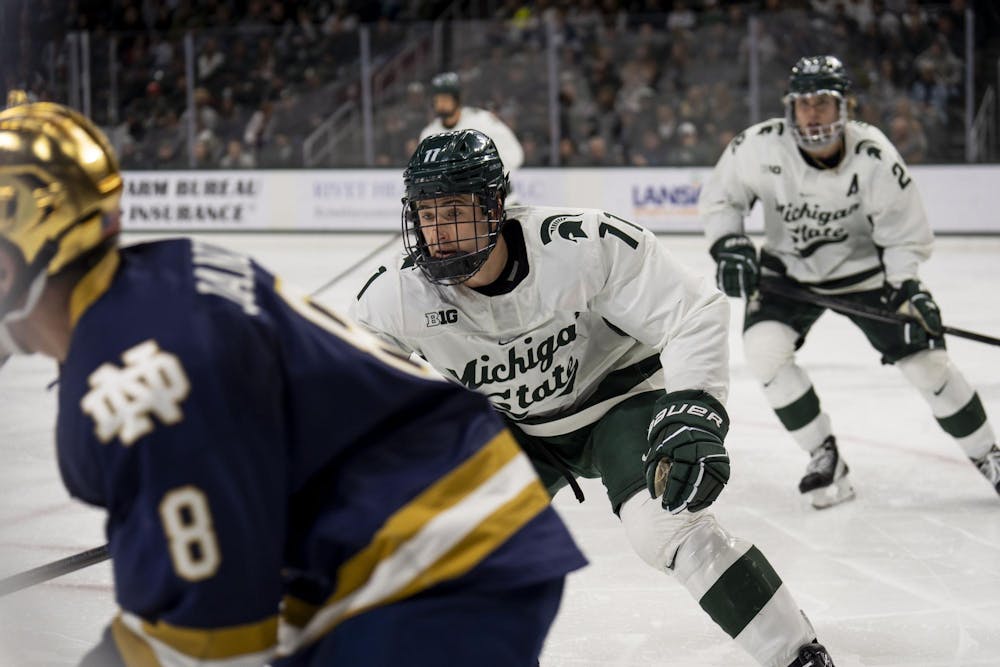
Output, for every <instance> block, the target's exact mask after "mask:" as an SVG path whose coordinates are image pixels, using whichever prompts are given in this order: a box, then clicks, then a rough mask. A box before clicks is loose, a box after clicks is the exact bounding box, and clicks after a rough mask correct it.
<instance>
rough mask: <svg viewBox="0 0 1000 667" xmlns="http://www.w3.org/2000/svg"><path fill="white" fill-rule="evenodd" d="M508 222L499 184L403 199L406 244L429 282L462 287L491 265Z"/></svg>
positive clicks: (404, 240) (404, 238)
mask: <svg viewBox="0 0 1000 667" xmlns="http://www.w3.org/2000/svg"><path fill="white" fill-rule="evenodd" d="M503 220H504V207H503V193H502V192H501V191H500V190H499V189H496V188H491V189H487V190H485V191H484V192H482V193H446V192H440V193H437V194H433V195H427V196H423V197H419V198H416V199H409V198H404V199H403V242H404V245H405V246H406V250H407V252H408V253H409V254H410V256H411V257H412V258H413V261H414V263H415V264H416V265H417V266H418V267H419V268H420V270H421V271H422V272H423V274H424V276H426V278H427V280H428V281H430V282H431V283H434V284H436V285H458V284H461V283H464V282H465V281H467V280H469V278H471V277H472V276H474V275H475V274H476V273H478V272H479V270H480V269H481V268H482V267H483V264H485V263H486V260H487V259H488V258H489V256H490V253H491V252H493V248H495V247H496V244H497V237H498V236H499V233H500V227H501V225H502V224H503ZM429 238H430V241H429V240H428V239H429Z"/></svg>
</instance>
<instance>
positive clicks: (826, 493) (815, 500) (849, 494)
mask: <svg viewBox="0 0 1000 667" xmlns="http://www.w3.org/2000/svg"><path fill="white" fill-rule="evenodd" d="M805 495H806V496H807V497H808V498H809V503H810V504H811V505H812V506H813V508H814V509H818V510H825V509H827V508H828V507H833V506H834V505H839V504H840V503H845V502H847V501H848V500H853V499H854V497H855V493H854V487H853V486H851V482H850V480H848V479H847V475H844V476H843V477H841V478H840V479H838V480H837V481H835V482H834V483H833V484H830V485H829V486H824V487H820V488H818V489H813V490H812V491H810V492H808V493H806V494H805Z"/></svg>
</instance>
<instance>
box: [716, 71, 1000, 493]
mask: <svg viewBox="0 0 1000 667" xmlns="http://www.w3.org/2000/svg"><path fill="white" fill-rule="evenodd" d="M849 88H850V80H849V78H848V76H847V73H846V71H845V69H844V66H843V64H842V63H841V62H840V61H839V60H838V59H837V58H835V57H833V56H811V57H806V58H802V59H800V60H799V61H798V62H797V63H796V64H795V66H794V67H793V68H792V71H791V75H790V77H789V81H788V93H787V95H786V96H785V98H784V103H785V109H786V113H785V118H783V119H782V118H774V119H771V120H768V121H765V122H763V123H759V124H757V125H754V126H752V127H750V128H748V129H747V130H745V131H744V132H741V133H740V134H739V135H737V136H736V137H735V138H734V139H733V140H732V141H731V142H730V144H729V146H728V147H727V148H726V150H725V151H724V152H723V154H722V157H721V158H719V161H718V163H717V164H716V166H715V170H714V172H713V173H712V176H711V178H710V179H709V180H708V181H707V182H706V183H705V186H704V188H703V189H702V192H701V199H700V204H699V211H700V215H701V218H702V221H703V222H704V224H705V233H706V236H707V238H708V241H709V243H710V246H711V254H712V257H714V258H715V260H716V262H717V264H718V272H717V278H718V282H719V286H720V288H722V289H723V290H724V291H725V292H726V293H727V294H729V295H730V296H742V297H744V298H746V299H747V307H746V316H745V319H744V333H743V343H744V350H745V354H746V358H747V363H748V365H749V366H750V370H751V372H752V373H753V374H754V375H755V376H756V378H757V380H759V381H760V382H761V384H762V385H763V387H764V395H765V396H766V397H767V400H768V402H769V403H770V405H771V407H772V408H773V409H774V411H775V412H776V413H777V416H778V418H779V419H780V420H781V422H782V424H783V425H784V426H785V428H786V429H787V430H788V431H789V432H790V433H791V435H792V437H793V439H794V440H795V441H796V442H797V443H798V444H799V446H800V447H802V448H803V449H804V450H805V451H806V452H808V453H809V454H810V461H809V463H808V466H807V468H806V473H805V476H804V477H803V478H802V480H801V481H800V483H799V491H800V492H801V493H804V494H808V495H809V496H810V500H811V502H812V504H813V506H814V507H817V508H823V507H829V506H831V505H834V504H836V503H839V502H843V501H845V500H849V499H850V498H853V497H854V489H853V486H852V484H851V482H850V480H849V477H848V467H847V464H846V463H845V462H844V459H843V458H842V457H841V456H840V452H839V451H838V448H837V443H836V438H835V437H834V435H833V431H832V428H831V424H830V418H829V417H828V415H827V414H826V412H824V411H823V410H822V409H821V407H820V402H819V398H818V397H817V395H816V391H815V389H814V388H813V385H812V382H811V381H810V380H809V377H808V376H807V375H806V373H805V371H804V370H803V369H802V368H801V367H800V366H799V365H798V364H797V363H796V359H795V352H796V350H797V349H798V348H799V346H801V345H802V343H803V341H804V340H805V337H806V335H807V334H808V332H809V330H810V328H811V327H812V325H813V323H814V322H815V321H816V319H817V318H818V317H819V316H820V315H821V314H822V312H823V310H824V308H823V307H821V306H818V305H813V304H803V303H797V302H795V301H791V300H788V299H786V298H783V297H781V296H778V295H776V294H774V293H769V292H768V291H767V290H766V289H761V290H758V284H759V281H760V279H761V276H763V278H764V280H766V281H777V282H775V283H772V284H776V285H779V286H780V285H794V286H795V287H797V288H803V287H804V288H806V289H808V290H812V291H814V292H815V293H817V294H827V295H828V294H835V295H837V298H838V299H840V300H842V301H846V302H848V303H852V304H856V305H859V306H868V307H871V308H879V309H882V310H891V311H899V312H901V313H904V314H908V315H912V316H915V317H916V318H917V319H918V321H919V322H920V324H919V325H918V324H906V325H903V324H898V323H884V322H877V321H872V320H869V319H863V318H861V317H856V316H851V319H852V320H853V321H854V323H855V324H856V325H857V326H858V327H859V328H860V329H861V330H862V331H863V332H864V334H865V336H866V337H867V338H868V340H869V342H870V343H871V344H872V346H873V347H874V348H875V349H876V350H878V351H879V352H880V353H881V354H882V362H883V363H887V364H895V365H896V366H897V367H898V368H899V369H900V370H901V371H902V373H903V375H904V376H905V377H906V379H907V380H908V381H909V382H910V383H911V384H912V385H913V386H914V387H916V389H917V390H918V391H919V392H920V395H921V396H923V397H924V399H925V400H926V401H927V403H928V404H929V405H930V408H931V411H932V413H933V414H934V417H935V418H936V419H937V421H938V423H939V424H940V425H941V427H942V428H943V429H944V431H945V432H947V433H948V434H949V435H951V436H952V437H954V438H955V440H956V441H957V442H958V444H959V446H960V447H961V448H962V450H963V451H964V452H965V454H966V455H967V456H968V457H969V458H970V459H971V460H972V462H973V464H974V465H975V466H976V467H977V468H978V469H979V471H980V472H981V473H982V474H983V476H984V477H986V479H987V480H988V481H989V482H990V483H991V484H992V485H993V486H994V487H995V488H996V489H997V491H998V492H1000V450H998V449H997V445H996V437H995V436H994V433H993V429H992V428H991V426H990V423H989V422H988V421H987V418H986V414H985V411H984V409H983V405H982V403H981V401H980V399H979V396H978V394H977V393H976V391H975V390H974V389H973V388H972V387H971V386H970V385H969V383H968V382H967V381H966V379H965V378H964V377H963V376H962V374H961V373H960V372H959V371H958V369H957V368H955V366H954V365H953V364H952V362H951V361H950V360H949V357H948V353H947V351H946V350H945V343H944V338H943V333H942V323H941V313H940V311H939V309H938V306H937V304H936V303H935V302H934V299H933V297H932V296H931V293H930V292H929V291H928V289H927V288H926V287H925V286H924V285H923V284H922V283H921V282H920V280H919V277H918V272H917V269H918V266H919V265H920V263H921V262H923V261H924V260H926V259H927V258H928V257H929V256H930V253H931V249H932V246H933V242H934V239H933V235H932V233H931V229H930V226H929V224H928V222H927V217H926V215H925V213H924V208H923V204H922V203H921V200H920V196H919V194H918V192H917V186H916V183H915V182H914V181H913V180H912V178H911V176H910V173H909V172H908V171H907V168H906V165H905V164H904V163H903V160H902V158H901V157H900V155H899V153H898V152H897V151H896V149H895V147H894V146H893V145H892V144H891V143H890V142H889V140H888V139H887V138H886V137H885V135H884V134H882V132H881V131H879V130H878V129H876V128H875V127H872V126H870V125H868V124H866V123H861V122H858V121H853V120H848V109H849V105H850V99H849V95H848V92H849ZM757 201H760V204H761V206H762V207H763V213H764V227H765V237H764V242H763V246H762V247H761V249H760V257H759V259H758V255H757V252H756V249H755V247H754V245H753V243H752V241H751V240H750V239H749V238H748V237H747V236H746V234H745V233H744V227H743V220H744V217H745V216H746V215H747V214H748V213H749V212H750V209H751V208H752V207H753V205H754V203H755V202H757Z"/></svg>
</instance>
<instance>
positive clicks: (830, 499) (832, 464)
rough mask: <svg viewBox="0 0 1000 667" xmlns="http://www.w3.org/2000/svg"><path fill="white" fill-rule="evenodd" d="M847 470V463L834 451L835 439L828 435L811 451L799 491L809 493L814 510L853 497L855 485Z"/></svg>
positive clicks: (835, 449) (831, 505)
mask: <svg viewBox="0 0 1000 667" xmlns="http://www.w3.org/2000/svg"><path fill="white" fill-rule="evenodd" d="M847 473H848V467H847V464H846V463H844V460H843V459H842V458H840V452H839V451H837V440H836V439H835V438H834V437H833V436H832V435H831V436H829V437H828V438H827V439H826V440H824V441H823V444H822V445H820V446H819V447H817V448H816V449H814V450H813V451H812V459H810V461H809V465H808V466H806V474H805V477H803V478H802V481H800V482H799V493H802V494H806V495H808V496H809V500H810V502H811V503H812V506H813V507H815V508H816V509H825V508H827V507H833V506H834V505H836V504H838V503H842V502H844V501H847V500H850V499H851V498H853V497H854V487H852V486H851V482H850V480H849V479H848V478H847Z"/></svg>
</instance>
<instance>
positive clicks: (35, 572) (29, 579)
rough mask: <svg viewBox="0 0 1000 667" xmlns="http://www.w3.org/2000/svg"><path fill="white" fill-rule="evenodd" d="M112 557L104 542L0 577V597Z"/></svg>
mask: <svg viewBox="0 0 1000 667" xmlns="http://www.w3.org/2000/svg"><path fill="white" fill-rule="evenodd" d="M110 557H111V553H110V552H109V551H108V545H107V544H102V545H101V546H99V547H95V548H93V549H88V550H87V551H81V552H80V553H78V554H74V555H72V556H67V557H66V558H60V559H59V560H56V561H52V562H51V563H46V564H45V565H40V566H38V567H35V568H32V569H30V570H26V571H24V572H21V573H19V574H14V575H11V576H9V577H6V578H5V579H0V597H3V596H5V595H10V594H11V593H16V592H17V591H20V590H23V589H25V588H28V587H29V586H34V585H36V584H41V583H44V582H46V581H49V580H50V579H55V578H56V577H61V576H63V575H64V574H69V573H70V572H76V571H77V570H82V569H83V568H85V567H90V566H91V565H95V564H97V563H100V562H102V561H105V560H107V559H108V558H110Z"/></svg>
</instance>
